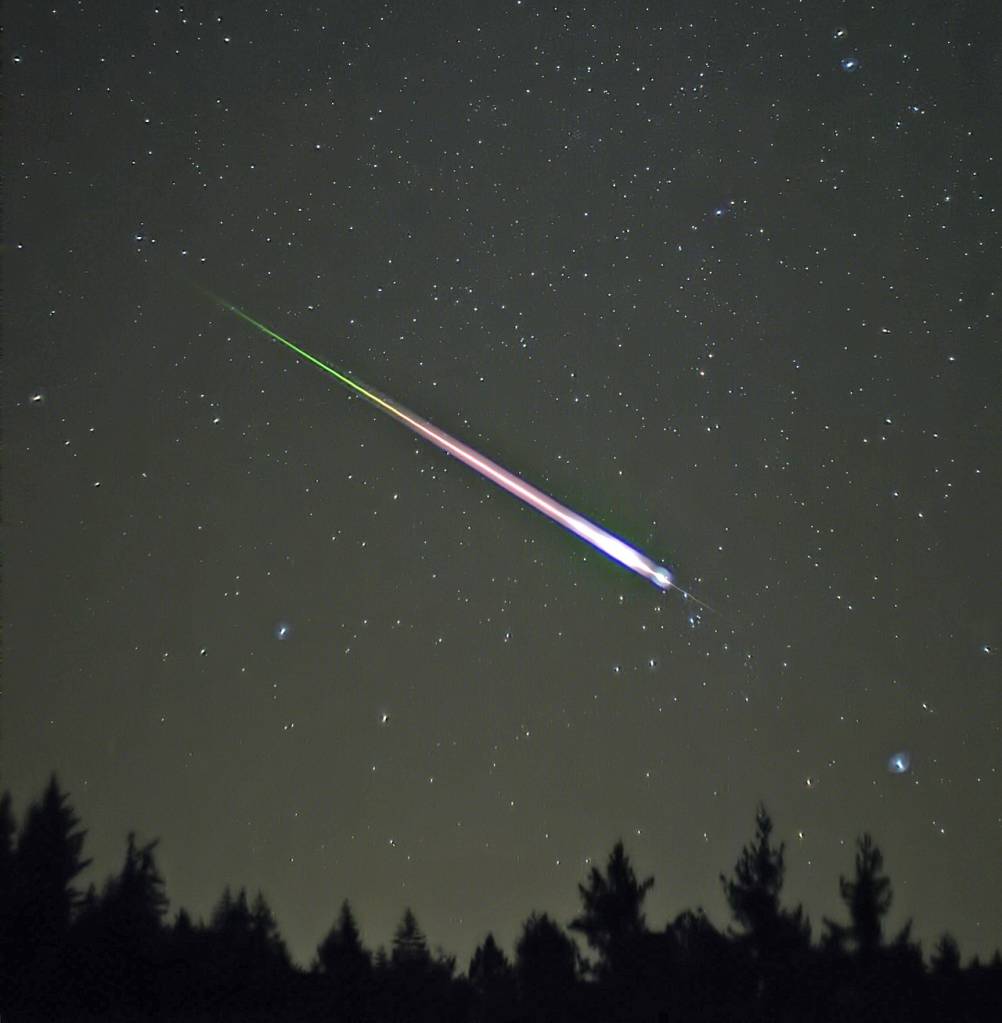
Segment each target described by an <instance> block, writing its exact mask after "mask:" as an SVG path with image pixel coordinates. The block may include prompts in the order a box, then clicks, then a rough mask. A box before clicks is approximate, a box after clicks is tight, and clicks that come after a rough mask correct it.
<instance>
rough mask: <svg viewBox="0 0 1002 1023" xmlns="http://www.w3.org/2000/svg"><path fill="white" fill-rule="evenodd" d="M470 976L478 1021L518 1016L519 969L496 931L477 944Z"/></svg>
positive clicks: (495, 1022) (494, 1021) (485, 1022)
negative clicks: (514, 964) (517, 972)
mask: <svg viewBox="0 0 1002 1023" xmlns="http://www.w3.org/2000/svg"><path fill="white" fill-rule="evenodd" d="M467 976H468V977H469V979H470V986H471V988H472V989H473V1019H474V1021H475V1023H501V1021H505V1020H510V1019H513V1018H514V1016H515V1012H516V996H517V989H516V986H515V971H514V970H513V969H512V966H511V963H509V962H508V957H507V956H506V955H505V954H504V952H503V951H502V950H501V949H500V948H499V947H498V945H497V943H496V942H495V940H494V935H493V934H490V933H489V934H488V935H487V937H486V938H485V939H484V941H483V943H482V944H481V945H478V946H477V948H476V950H475V951H474V953H473V957H472V958H471V959H470V967H469V969H468V970H467Z"/></svg>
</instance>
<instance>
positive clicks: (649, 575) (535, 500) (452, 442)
mask: <svg viewBox="0 0 1002 1023" xmlns="http://www.w3.org/2000/svg"><path fill="white" fill-rule="evenodd" d="M213 298H214V300H215V301H217V302H219V303H220V305H222V306H223V307H224V308H226V309H228V310H229V311H230V312H231V313H235V314H236V315H237V316H239V317H240V318H241V319H242V320H245V321H246V322H247V323H249V324H251V326H253V327H256V328H257V329H258V330H260V331H261V333H263V334H267V335H268V337H270V338H273V339H274V340H275V341H280V342H281V343H282V344H283V345H285V346H286V347H287V348H291V349H292V351H294V352H295V353H296V354H297V355H300V356H302V358H304V359H306V360H307V362H312V363H313V365H314V366H318V367H319V368H320V369H322V370H324V372H326V373H329V374H330V375H331V376H332V377H334V379H335V380H338V381H340V382H341V383H342V384H344V385H345V386H346V387H350V388H351V389H352V390H353V391H355V392H356V393H357V394H360V395H361V396H362V397H363V398H366V399H367V400H368V401H371V402H372V404H373V405H375V406H376V407H377V408H380V409H382V410H383V411H384V412H388V413H389V414H390V415H391V416H393V418H394V419H397V420H399V421H400V422H401V423H403V424H404V425H405V426H409V427H410V428H411V429H412V430H413V431H414V432H415V433H417V434H419V435H420V436H422V437H424V439H425V440H428V441H431V443H432V444H435V445H436V446H437V447H440V448H441V449H442V450H443V451H445V452H447V453H448V454H450V455H452V456H453V457H454V458H458V459H459V460H460V461H461V462H465V463H466V464H467V465H468V466H469V467H470V468H471V469H476V471H477V472H479V473H480V474H481V475H483V476H486V477H487V478H488V479H489V480H492V481H493V482H495V483H496V484H497V485H498V486H499V487H504V489H505V490H507V491H508V493H510V494H514V495H515V496H516V497H518V498H520V499H521V500H523V501H524V502H525V503H526V504H528V505H530V506H531V507H533V508H535V509H536V511H539V512H542V513H543V514H544V515H547V516H549V518H551V519H553V521H554V522H556V523H558V524H559V525H561V526H563V527H564V529H567V530H569V531H570V532H572V533H574V534H575V535H576V536H579V537H581V539H582V540H585V541H587V542H588V543H590V544H591V545H592V547H594V548H595V549H596V550H599V551H601V552H602V553H603V554H605V555H606V556H607V557H610V558H612V560H613V561H618V562H619V563H620V564H621V565H625V566H626V568H628V569H630V570H631V571H632V572H636V573H637V575H642V576H643V577H644V578H645V579H649V580H650V581H651V582H652V583H653V584H654V585H655V586H657V587H658V589H661V590H669V589H677V590H679V592H680V593H682V594H683V595H684V596H688V594H687V593H685V591H684V590H682V589H680V588H679V587H678V586H676V585H675V582H674V581H673V579H672V575H671V572H669V571H668V569H667V568H665V567H664V566H663V565H659V564H658V563H657V562H655V561H652V560H651V559H650V558H649V557H647V555H646V554H643V553H641V552H640V551H638V550H636V549H635V548H633V547H631V546H630V545H629V544H628V543H625V542H624V541H623V540H620V539H619V538H618V537H616V536H613V535H612V533H609V532H608V531H606V530H605V529H603V528H602V527H601V526H598V525H596V524H595V523H594V522H589V520H588V519H586V518H585V517H584V516H582V515H578V513H577V512H574V511H571V509H570V508H567V507H565V506H564V505H562V504H560V503H559V502H558V501H554V500H553V498H552V497H547V495H546V494H544V493H543V492H542V491H541V490H537V489H536V487H534V486H532V484H531V483H526V481H525V480H523V479H521V478H520V477H518V476H516V475H515V474H514V473H511V472H509V471H508V470H507V469H504V468H502V467H501V466H500V465H498V464H497V463H496V462H492V461H491V460H490V459H489V458H485V457H484V456H483V455H481V454H479V453H478V452H476V451H474V450H473V448H471V447H469V445H467V444H464V443H463V442H462V441H460V440H456V438H455V437H452V436H450V435H449V434H447V433H446V432H445V431H444V430H440V429H439V428H438V427H437V426H434V425H433V424H432V423H429V422H428V420H427V419H422V418H421V417H420V416H417V415H415V414H414V413H413V412H411V411H410V410H409V409H406V408H404V407H403V406H402V405H398V404H397V403H396V402H394V401H393V400H392V399H390V398H388V397H386V395H383V394H379V393H378V392H376V391H372V390H370V389H369V388H367V387H363V386H362V385H361V384H360V383H358V382H357V381H355V380H352V379H351V377H349V376H346V375H345V374H344V373H340V372H338V370H336V369H334V367H333V366H328V365H327V363H325V362H321V361H320V359H318V358H317V357H316V356H314V355H310V353H309V352H307V351H305V350H304V349H302V348H300V347H299V346H298V345H295V344H293V343H292V342H291V341H289V340H287V339H286V338H284V337H282V335H281V334H277V333H275V331H273V330H271V329H270V328H269V327H266V326H265V325H264V324H263V323H258V321H257V320H255V319H254V318H253V317H251V316H248V315H247V313H245V312H244V311H243V310H242V309H238V308H237V307H236V306H235V305H231V304H230V303H229V302H227V301H225V300H224V299H221V298H218V297H217V296H213Z"/></svg>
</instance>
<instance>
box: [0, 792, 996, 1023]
mask: <svg viewBox="0 0 1002 1023" xmlns="http://www.w3.org/2000/svg"><path fill="white" fill-rule="evenodd" d="M84 838H85V832H84V830H82V829H81V827H80V821H79V819H78V818H77V816H76V814H75V813H74V811H73V809H72V807H71V806H70V803H69V800H68V797H67V795H66V794H65V793H64V792H63V791H62V790H61V789H60V787H59V784H58V782H57V781H56V779H55V777H53V778H52V780H51V781H50V782H49V785H48V787H47V788H46V790H45V792H44V793H43V795H42V796H41V798H40V799H39V800H38V801H36V802H35V803H33V804H32V805H31V806H30V807H29V808H28V810H27V812H26V814H25V815H24V819H23V822H22V824H21V827H20V829H19V828H18V826H17V822H16V820H15V817H14V813H13V809H12V805H11V798H10V794H9V793H7V794H5V795H4V796H3V797H2V799H0V1018H2V1019H3V1020H5V1021H6V1020H8V1019H10V1020H18V1021H22V1020H23V1021H35V1020H38V1021H40V1020H46V1021H53V1023H54V1021H71V1020H72V1021H74V1023H76V1021H82V1023H87V1021H97V1020H102V1021H108V1023H116V1021H126V1020H128V1021H139V1020H161V1021H164V1023H172V1021H192V1023H201V1021H206V1023H207V1021H210V1020H211V1021H229V1020H233V1021H236V1020H241V1021H251V1023H253V1021H264V1020H268V1021H270V1023H281V1021H290V1023H291V1021H297V1023H298V1021H303V1023H310V1021H321V1020H323V1021H330V1023H336V1021H341V1020H343V1021H345V1023H508V1021H527V1023H528V1021H532V1023H577V1021H581V1023H614V1021H621V1023H634V1021H636V1023H686V1021H697V1020H706V1021H714V1023H731V1021H734V1023H737V1021H742V1023H744V1021H762V1023H765V1021H770V1023H771V1021H785V1020H790V1021H794V1020H796V1021H798V1023H799V1021H812V1020H817V1021H846V1023H849V1021H852V1023H860V1021H869V1020H873V1021H877V1020H880V1021H891V1020H893V1021H897V1023H901V1021H910V1020H918V1021H923V1020H930V1021H932V1020H936V1021H940V1020H955V1021H981V1020H984V1021H989V1020H991V1021H993V1023H997V1021H998V1020H1002V958H1000V956H999V953H998V952H996V953H995V955H994V957H993V959H992V960H991V962H990V963H988V964H982V963H980V962H978V960H977V959H974V960H973V961H971V962H970V963H968V964H967V965H966V966H964V965H962V964H961V959H960V951H959V949H958V947H957V944H956V942H955V941H954V940H953V939H952V938H951V937H950V936H949V935H948V934H944V935H943V937H942V938H940V940H939V941H938V942H937V944H936V946H935V948H934V949H933V950H932V953H931V955H930V957H929V959H928V961H926V960H925V959H924V958H923V955H922V951H921V948H920V947H919V945H918V944H917V943H916V942H915V941H913V940H912V938H911V936H910V925H909V926H907V927H905V929H904V930H903V931H902V932H901V933H899V934H897V935H893V936H889V935H886V934H885V933H884V927H883V921H884V918H885V917H886V914H887V912H888V910H889V908H890V905H891V898H892V891H891V883H890V880H889V879H888V877H887V876H886V874H885V873H884V868H883V857H882V856H881V853H880V850H879V849H878V847H877V846H876V845H875V844H874V842H873V840H872V839H871V838H870V836H869V835H863V836H862V837H861V838H860V839H859V841H858V843H857V847H856V853H855V863H854V865H853V868H854V869H853V872H852V874H851V876H849V877H843V878H841V879H840V880H839V882H838V884H839V892H840V894H841V897H842V901H843V902H844V904H845V911H844V915H845V919H844V920H843V921H841V922H839V921H834V920H827V919H826V920H824V921H823V923H822V927H821V929H820V933H819V934H818V936H817V938H813V937H812V928H811V925H810V922H809V921H808V919H807V917H806V916H805V914H804V912H803V909H802V907H800V906H796V907H791V906H787V905H784V903H783V902H782V899H781V896H782V889H783V877H784V859H783V857H784V847H783V844H782V843H778V844H777V843H776V842H775V840H774V839H773V835H772V822H771V820H770V818H769V816H768V814H767V812H766V810H765V808H764V807H759V809H758V811H757V813H756V817H755V832H754V835H753V837H752V839H751V841H750V842H749V843H748V844H747V845H746V846H745V847H744V848H743V849H742V850H741V851H740V853H739V855H738V859H737V861H736V863H735V866H734V869H733V872H732V873H731V874H730V875H729V876H726V877H725V876H723V875H721V883H722V885H723V889H724V894H725V895H726V898H727V903H728V905H729V907H730V911H731V914H732V916H733V922H732V926H731V927H729V928H728V929H727V930H720V929H718V928H717V927H715V926H714V925H713V924H712V923H711V922H710V921H709V920H708V919H707V917H706V916H705V914H704V913H703V912H702V910H696V911H686V912H684V913H682V914H680V915H679V916H678V917H677V918H676V919H675V920H673V921H670V922H669V923H668V924H666V925H665V926H664V927H661V928H652V927H651V926H649V925H648V923H647V921H646V919H645V916H644V912H643V903H644V899H645V897H646V895H647V892H648V891H649V890H650V888H651V887H652V885H653V883H654V881H653V878H646V879H644V880H641V879H639V878H638V877H637V876H636V874H635V873H634V870H633V867H632V865H631V863H630V860H629V857H628V855H627V853H626V852H625V850H624V848H623V845H622V843H621V842H620V843H617V844H616V845H615V847H614V848H613V849H612V852H611V853H610V855H609V858H608V861H607V863H606V865H605V869H604V870H599V869H598V868H596V867H593V868H592V869H591V872H590V874H589V875H588V877H586V878H585V880H584V881H583V882H582V883H581V884H579V885H578V889H579V893H580V897H581V908H580V912H579V913H578V915H577V916H576V917H575V918H574V919H573V920H571V921H569V922H568V925H567V930H565V929H564V927H562V926H561V925H560V924H559V923H558V922H556V921H554V920H552V919H551V918H550V917H549V916H548V915H547V914H546V913H532V914H531V915H530V916H529V917H528V919H527V920H526V921H525V923H524V924H523V926H522V930H521V934H520V936H519V938H518V941H517V943H516V946H515V948H514V950H513V952H514V954H513V957H512V958H511V959H509V957H508V956H507V955H506V954H505V952H504V951H503V950H502V949H501V948H499V947H498V945H497V944H496V942H495V941H494V938H493V936H492V935H490V934H488V935H487V936H486V937H485V938H484V941H483V942H482V944H481V945H480V946H479V947H478V948H477V949H476V951H475V953H474V955H473V957H472V959H471V961H470V963H469V964H468V966H467V968H466V970H465V972H463V971H459V970H457V967H456V960H455V958H454V957H452V956H449V955H447V954H445V953H444V952H442V951H436V952H432V951H430V950H429V947H428V943H427V940H426V939H425V936H424V934H423V933H422V931H421V928H420V926H419V924H418V921H417V920H416V919H415V917H414V914H413V913H412V912H411V911H410V910H409V909H408V910H406V911H405V912H404V913H403V915H402V919H401V922H400V925H399V926H398V928H397V930H396V933H395V934H394V936H393V940H392V943H391V947H390V948H389V949H386V948H383V947H380V948H379V949H377V950H376V951H375V953H373V952H371V951H370V950H369V949H367V948H366V947H365V946H364V944H363V943H362V940H361V936H360V933H359V929H358V926H357V924H356V922H355V917H354V915H353V913H352V910H351V907H350V905H349V903H348V902H347V901H346V902H344V903H343V904H342V906H341V910H340V913H339V915H338V916H337V919H336V920H335V921H334V923H333V925H332V927H331V929H330V931H329V933H328V934H327V935H326V937H324V939H323V940H322V941H321V943H320V945H319V946H318V948H317V951H316V956H315V958H314V961H313V963H312V964H311V966H310V967H309V969H307V970H304V969H301V968H299V967H297V966H296V965H294V964H293V963H292V962H291V960H290V958H289V954H288V951H287V949H286V946H285V943H284V942H283V940H282V937H281V934H280V933H279V929H278V926H277V924H276V921H275V917H274V916H273V914H272V912H271V909H270V908H269V906H268V903H267V901H266V900H265V898H264V896H263V895H261V894H260V893H259V894H257V895H256V896H255V897H254V898H252V899H249V898H248V896H247V894H246V892H245V891H244V890H243V889H241V890H240V891H239V892H233V891H231V890H230V889H228V888H227V889H225V890H224V891H223V893H222V896H221V897H220V899H219V901H218V903H217V905H216V907H215V909H214V910H213V912H212V915H211V917H210V919H209V920H208V921H201V920H200V921H197V922H196V921H193V920H192V919H191V918H190V916H189V915H188V914H187V913H186V912H185V911H184V910H183V909H182V910H180V911H179V912H177V913H176V915H175V916H174V917H173V919H168V914H167V907H168V900H167V895H166V890H165V884H164V879H163V877H162V875H161V874H160V871H159V869H158V867H157V863H156V843H155V842H151V843H149V844H146V845H141V844H138V843H137V842H136V840H135V837H134V836H133V835H129V837H128V842H127V846H126V850H125V860H124V863H123V864H122V868H121V870H120V871H119V872H118V873H117V874H115V875H114V876H112V877H110V878H108V880H107V881H106V882H105V884H104V886H103V888H102V889H101V890H100V891H97V890H96V889H95V887H94V886H93V885H91V887H90V888H89V889H88V890H87V891H85V892H82V891H80V890H79V888H78V887H77V884H76V882H77V878H78V877H79V875H80V874H81V872H82V871H83V870H84V869H85V868H86V867H87V865H88V863H89V861H88V860H87V859H85V858H84ZM994 880H995V882H996V883H997V882H998V880H999V879H998V878H996V879H994ZM484 883H485V885H486V884H489V883H490V879H489V878H486V877H485V878H484ZM946 883H948V879H947V878H944V884H946ZM568 931H569V932H570V933H568ZM572 935H576V936H577V937H578V938H579V939H581V942H582V945H583V948H582V947H580V946H579V945H578V943H577V941H576V940H575V938H574V937H572Z"/></svg>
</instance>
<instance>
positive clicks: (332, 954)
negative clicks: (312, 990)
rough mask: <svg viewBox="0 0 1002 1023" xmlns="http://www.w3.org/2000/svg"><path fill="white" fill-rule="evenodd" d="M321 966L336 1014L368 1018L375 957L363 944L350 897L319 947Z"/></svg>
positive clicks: (319, 965) (356, 1018) (320, 969)
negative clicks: (373, 957) (373, 959)
mask: <svg viewBox="0 0 1002 1023" xmlns="http://www.w3.org/2000/svg"><path fill="white" fill-rule="evenodd" d="M317 969H318V970H319V972H320V974H321V975H322V977H323V978H324V980H325V981H326V982H327V991H328V995H329V999H330V1002H331V1007H332V1009H333V1010H334V1011H335V1013H336V1014H338V1015H340V1016H345V1017H348V1018H351V1019H354V1020H361V1019H365V1018H367V1016H368V1012H369V1009H368V1002H369V999H370V995H371V990H370V989H371V983H372V957H371V956H370V955H369V952H368V951H367V950H366V949H365V948H364V947H363V945H362V938H361V934H360V933H359V929H358V924H357V923H356V921H355V916H354V914H353V913H352V911H351V905H350V903H349V902H348V900H347V899H345V900H344V902H342V903H341V911H340V913H339V914H338V919H337V921H336V922H335V924H334V926H333V927H331V929H330V931H329V932H328V934H327V936H326V937H325V938H324V940H323V941H322V942H321V943H320V946H319V948H318V949H317Z"/></svg>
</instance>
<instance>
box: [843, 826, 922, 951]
mask: <svg viewBox="0 0 1002 1023" xmlns="http://www.w3.org/2000/svg"><path fill="white" fill-rule="evenodd" d="M855 866H856V872H855V876H854V877H853V879H852V880H849V879H848V878H846V877H844V876H843V877H840V878H839V894H840V895H841V897H842V901H843V902H844V903H845V905H846V908H847V909H848V911H849V923H848V925H843V924H838V923H836V922H834V921H832V920H828V919H826V920H825V927H826V928H827V930H828V938H829V941H830V942H834V944H835V945H836V946H837V947H838V948H845V947H846V946H848V947H849V948H850V949H851V950H852V951H853V952H855V954H856V955H857V956H858V957H859V958H860V959H863V960H869V959H872V958H873V957H874V955H875V954H876V953H877V951H878V950H879V949H880V947H881V946H882V945H883V940H884V926H883V919H884V917H885V916H886V915H887V913H888V911H889V910H890V908H891V902H892V900H893V893H892V891H891V882H890V879H889V878H888V877H887V876H886V875H884V874H882V873H881V871H882V870H883V868H884V857H883V854H882V853H881V851H880V849H879V848H878V847H877V846H876V844H875V843H874V841H873V838H872V837H871V836H870V835H869V834H864V835H862V836H861V837H860V838H859V839H858V840H857V843H856V864H855ZM905 940H907V935H906V936H905Z"/></svg>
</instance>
